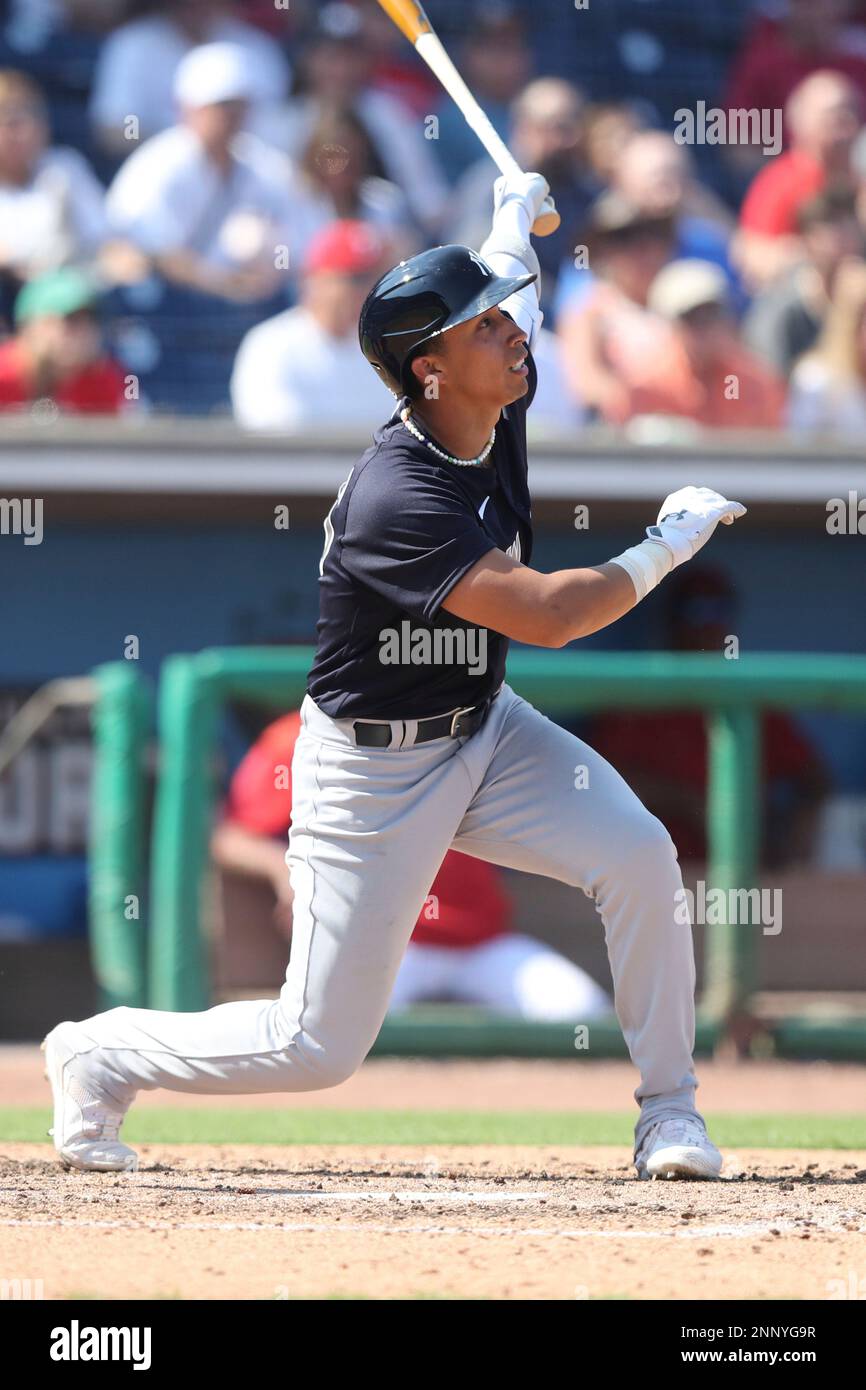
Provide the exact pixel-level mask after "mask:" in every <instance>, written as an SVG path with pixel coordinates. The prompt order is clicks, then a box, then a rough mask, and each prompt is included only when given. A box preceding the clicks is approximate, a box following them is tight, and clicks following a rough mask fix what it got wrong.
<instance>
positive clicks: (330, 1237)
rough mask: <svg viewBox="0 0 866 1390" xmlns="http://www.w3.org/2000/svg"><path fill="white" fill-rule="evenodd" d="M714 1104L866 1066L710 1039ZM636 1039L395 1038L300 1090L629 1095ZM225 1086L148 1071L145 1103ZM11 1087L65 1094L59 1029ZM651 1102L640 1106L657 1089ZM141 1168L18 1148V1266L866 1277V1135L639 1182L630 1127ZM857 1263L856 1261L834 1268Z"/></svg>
mask: <svg viewBox="0 0 866 1390" xmlns="http://www.w3.org/2000/svg"><path fill="white" fill-rule="evenodd" d="M698 1074H699V1077H700V1079H701V1089H700V1093H699V1103H700V1105H701V1106H702V1108H703V1110H704V1112H705V1113H706V1114H707V1116H708V1118H710V1120H711V1118H712V1112H713V1111H720V1112H721V1111H738V1110H739V1111H742V1112H744V1113H746V1112H752V1113H755V1112H758V1113H769V1112H772V1111H776V1112H781V1111H798V1112H800V1113H808V1112H812V1113H815V1114H819V1113H822V1112H823V1113H827V1112H836V1113H844V1112H848V1113H856V1112H861V1111H862V1105H863V1095H864V1093H866V1085H864V1080H866V1068H863V1067H861V1066H831V1065H828V1064H824V1063H808V1064H788V1063H776V1062H768V1063H748V1064H745V1065H743V1064H741V1065H736V1064H734V1065H723V1064H718V1063H709V1062H708V1063H703V1064H701V1065H700V1066H699V1068H698ZM635 1084H636V1073H635V1071H634V1068H633V1067H631V1066H629V1065H628V1064H627V1063H620V1062H597V1063H592V1064H589V1065H584V1064H582V1063H577V1064H576V1063H572V1062H507V1061H502V1062H488V1063H459V1062H446V1063H441V1062H440V1063H424V1062H398V1061H387V1060H384V1059H383V1060H377V1061H371V1062H369V1063H367V1064H366V1065H365V1066H364V1067H363V1068H362V1069H361V1072H360V1073H359V1074H358V1075H357V1076H356V1077H353V1078H352V1080H351V1081H349V1082H346V1083H345V1085H343V1086H340V1087H337V1088H335V1089H334V1090H332V1091H327V1092H323V1093H321V1095H320V1096H317V1095H315V1094H310V1095H303V1096H285V1095H280V1096H279V1097H272V1098H268V1097H262V1096H255V1097H246V1098H244V1097H236V1098H232V1100H230V1101H229V1100H226V1101H224V1102H223V1103H224V1104H226V1105H231V1106H235V1105H244V1104H245V1103H254V1104H255V1105H256V1106H257V1107H261V1106H262V1104H263V1103H264V1104H267V1103H268V1102H269V1101H272V1102H273V1104H274V1106H275V1107H277V1106H278V1107H279V1108H280V1109H281V1110H284V1109H286V1108H287V1107H288V1108H291V1107H292V1106H294V1105H299V1106H301V1107H303V1108H309V1107H310V1106H314V1105H316V1104H317V1103H322V1104H324V1105H326V1106H328V1107H329V1108H331V1109H334V1108H339V1107H340V1106H343V1107H345V1108H346V1109H347V1110H348V1109H356V1110H357V1109H363V1108H365V1107H370V1108H371V1109H374V1108H375V1107H377V1106H378V1107H391V1108H405V1110H407V1111H409V1112H412V1111H430V1110H435V1109H437V1108H440V1109H447V1108H448V1107H451V1106H454V1105H455V1104H459V1105H460V1107H461V1108H464V1109H477V1110H478V1111H484V1110H485V1109H486V1110H507V1109H509V1108H510V1109H512V1110H527V1109H532V1110H536V1111H538V1110H545V1109H546V1110H551V1111H555V1110H559V1111H565V1110H575V1109H583V1110H586V1111H590V1110H599V1109H604V1108H609V1107H612V1106H613V1107H619V1108H622V1109H623V1110H624V1111H625V1110H627V1108H628V1106H629V1103H630V1102H631V1097H632V1092H633V1090H634V1086H635ZM199 1101H200V1102H201V1103H204V1104H207V1105H210V1106H212V1105H213V1104H214V1097H200V1098H199V1097H193V1096H184V1095H177V1096H172V1095H171V1094H170V1093H168V1092H164V1091H160V1092H155V1093H143V1094H142V1095H141V1097H140V1099H139V1102H137V1108H139V1107H140V1108H142V1109H146V1108H147V1107H148V1106H150V1105H162V1106H165V1105H167V1104H172V1103H177V1104H182V1105H186V1106H191V1107H193V1108H194V1107H195V1106H196V1104H197V1103H198V1102H199ZM0 1104H3V1105H31V1106H32V1105H38V1106H43V1105H44V1106H45V1107H46V1118H47V1114H48V1090H47V1085H46V1083H45V1081H44V1080H43V1078H42V1074H41V1059H40V1057H39V1053H38V1049H36V1048H19V1047H15V1048H5V1049H2V1050H0ZM635 1113H636V1107H635ZM136 1147H137V1148H138V1151H139V1154H140V1157H141V1168H140V1169H139V1171H138V1172H137V1173H132V1174H83V1173H64V1172H63V1171H62V1170H61V1169H60V1168H59V1166H58V1164H57V1162H56V1159H55V1157H54V1155H53V1150H52V1149H51V1148H50V1147H49V1146H48V1144H25V1143H6V1144H4V1145H3V1146H2V1150H0V1154H2V1157H0V1255H2V1258H0V1278H3V1279H9V1278H18V1279H31V1280H34V1279H41V1280H42V1287H43V1291H44V1295H45V1297H46V1298H48V1299H63V1298H69V1297H76V1296H83V1297H96V1298H123V1297H133V1298H135V1297H141V1298H172V1297H180V1298H190V1299H226V1298H232V1299H234V1298H238V1299H284V1298H286V1299H289V1298H321V1297H348V1298H356V1297H366V1298H395V1297H396V1298H406V1297H419V1298H425V1297H426V1298H431V1297H433V1298H435V1297H456V1298H476V1299H477V1298H485V1299H519V1298H529V1299H585V1298H606V1297H625V1298H664V1299H678V1298H700V1299H735V1298H794V1299H799V1298H802V1299H809V1300H812V1299H818V1300H820V1299H826V1298H828V1297H833V1296H835V1297H839V1296H844V1297H848V1298H851V1297H858V1296H859V1297H860V1298H864V1297H866V1152H852V1151H850V1150H839V1151H829V1150H814V1151H810V1150H805V1149H798V1150H787V1151H786V1150H781V1149H766V1150H753V1149H744V1150H741V1151H738V1152H737V1153H733V1152H731V1151H730V1150H727V1149H726V1150H724V1152H725V1177H724V1178H723V1179H722V1180H720V1181H719V1182H715V1183H678V1182H639V1181H638V1180H637V1179H636V1177H635V1175H634V1169H633V1167H632V1164H631V1150H630V1149H626V1148H619V1147H618V1148H603V1147H595V1146H592V1147H585V1146H584V1147H576V1146H575V1147H572V1146H567V1145H559V1146H557V1147H555V1148H551V1147H543V1146H532V1147H530V1146H526V1147H509V1146H503V1145H495V1146H493V1145H491V1146H489V1147H486V1146H485V1147H479V1146H470V1145H459V1146H449V1145H440V1146H436V1147H431V1148H423V1147H421V1146H406V1145H388V1146H384V1145H370V1144H364V1145H362V1144H353V1145H333V1146H327V1147H324V1146H317V1147H311V1146H300V1145H297V1146H296V1145H291V1146H285V1147H281V1146H276V1145H273V1144H271V1145H237V1146H233V1145H229V1144H225V1145H219V1146H213V1145H206V1144H177V1145H169V1144H160V1145H157V1144H139V1145H136ZM834 1281H835V1282H834Z"/></svg>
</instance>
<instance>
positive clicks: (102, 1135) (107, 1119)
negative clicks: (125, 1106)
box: [85, 1110, 123, 1139]
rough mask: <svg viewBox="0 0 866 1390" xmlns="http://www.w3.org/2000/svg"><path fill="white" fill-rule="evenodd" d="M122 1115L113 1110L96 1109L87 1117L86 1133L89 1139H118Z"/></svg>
mask: <svg viewBox="0 0 866 1390" xmlns="http://www.w3.org/2000/svg"><path fill="white" fill-rule="evenodd" d="M122 1119H123V1116H122V1115H117V1114H115V1113H114V1111H111V1110H95V1111H93V1113H92V1114H88V1115H87V1116H86V1117H85V1133H86V1135H87V1138H88V1139H117V1137H118V1133H119V1130H120V1124H121V1121H122Z"/></svg>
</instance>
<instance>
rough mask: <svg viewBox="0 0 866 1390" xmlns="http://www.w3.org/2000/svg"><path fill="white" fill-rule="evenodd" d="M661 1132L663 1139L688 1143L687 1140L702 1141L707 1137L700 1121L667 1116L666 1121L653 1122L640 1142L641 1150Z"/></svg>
mask: <svg viewBox="0 0 866 1390" xmlns="http://www.w3.org/2000/svg"><path fill="white" fill-rule="evenodd" d="M662 1130H664V1132H665V1138H670V1139H673V1140H684V1141H686V1142H688V1141H689V1140H694V1139H698V1140H701V1141H703V1140H705V1139H706V1137H707V1136H706V1133H705V1131H704V1129H703V1126H702V1125H701V1122H700V1120H693V1119H690V1118H689V1117H688V1116H685V1115H684V1116H682V1117H681V1118H680V1117H679V1116H676V1117H672V1116H668V1118H667V1119H661V1120H655V1121H654V1122H653V1123H652V1124H651V1125H650V1127H649V1129H648V1130H647V1132H646V1134H645V1135H644V1137H643V1139H642V1140H641V1145H640V1147H641V1149H645V1148H646V1146H647V1144H649V1143H650V1142H651V1141H652V1140H653V1139H654V1138H655V1137H656V1135H657V1134H661V1133H662Z"/></svg>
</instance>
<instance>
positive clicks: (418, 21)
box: [379, 0, 559, 236]
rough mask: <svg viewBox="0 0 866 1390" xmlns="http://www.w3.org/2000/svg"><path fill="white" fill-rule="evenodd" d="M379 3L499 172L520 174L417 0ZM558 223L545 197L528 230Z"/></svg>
mask: <svg viewBox="0 0 866 1390" xmlns="http://www.w3.org/2000/svg"><path fill="white" fill-rule="evenodd" d="M379 4H380V6H381V7H382V9H383V10H384V11H385V13H386V14H387V15H388V17H389V18H390V19H392V20H393V21H394V23H395V24H396V25H397V28H398V29H399V30H400V31H401V33H403V34H405V36H406V38H407V39H408V40H409V42H410V43H411V44H412V46H413V47H414V49H415V51H416V53H417V54H418V55H419V57H421V58H423V60H424V62H425V63H426V64H427V66H428V67H429V68H430V70H431V71H432V72H433V73H434V74H435V76H436V77H438V79H439V81H440V82H441V83H442V86H443V87H444V88H445V90H446V92H447V93H448V95H449V96H450V97H451V100H452V101H453V102H455V103H456V105H457V107H458V108H459V110H460V111H461V112H462V113H463V116H464V117H465V119H466V122H467V124H468V125H469V126H470V128H471V129H472V130H474V131H475V134H476V135H477V136H478V139H479V140H480V141H481V143H482V145H483V146H484V148H485V149H486V151H487V153H488V154H489V155H490V158H491V159H492V160H493V162H494V164H496V165H497V167H498V168H499V170H500V171H501V173H503V174H506V175H507V174H521V173H523V170H522V169H521V168H520V165H519V164H518V163H517V160H516V159H515V158H514V155H513V154H512V153H511V151H510V150H509V148H508V146H507V145H506V144H505V142H504V141H503V140H501V139H500V137H499V135H498V134H497V132H496V131H495V130H494V128H493V126H492V125H491V124H490V121H489V119H488V117H487V116H486V115H485V113H484V112H483V111H482V109H481V107H480V106H479V105H478V102H477V101H476V100H475V98H474V96H473V95H472V93H471V92H470V90H469V88H468V87H467V86H466V83H465V82H464V81H463V78H462V77H461V76H460V73H459V72H458V71H457V69H456V68H455V66H454V64H453V63H452V61H451V59H450V58H449V57H448V54H447V53H446V52H445V49H444V48H443V47H442V44H441V43H440V41H439V38H438V36H437V34H436V32H435V31H434V29H433V25H432V24H431V23H430V20H429V19H428V18H427V16H426V14H425V13H424V8H423V6H422V5H420V4H419V3H418V0H379ZM558 226H559V213H558V212H557V211H556V208H555V207H554V205H553V199H552V198H545V200H544V203H543V204H542V207H541V211H540V212H539V214H538V216H537V217H536V219H535V221H534V222H533V224H532V231H533V232H534V233H535V235H536V236H550V234H551V232H555V231H556V229H557V227H558Z"/></svg>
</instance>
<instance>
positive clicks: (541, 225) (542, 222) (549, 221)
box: [531, 197, 560, 236]
mask: <svg viewBox="0 0 866 1390" xmlns="http://www.w3.org/2000/svg"><path fill="white" fill-rule="evenodd" d="M559 223H560V216H559V213H558V212H557V211H556V204H555V203H554V201H553V199H552V198H550V197H547V198H545V200H544V202H543V203H542V204H541V208H540V209H539V213H538V216H537V217H536V219H535V221H534V222H533V224H532V227H531V231H532V235H533V236H550V234H551V233H552V232H555V231H556V229H557V227H558V226H559Z"/></svg>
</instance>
